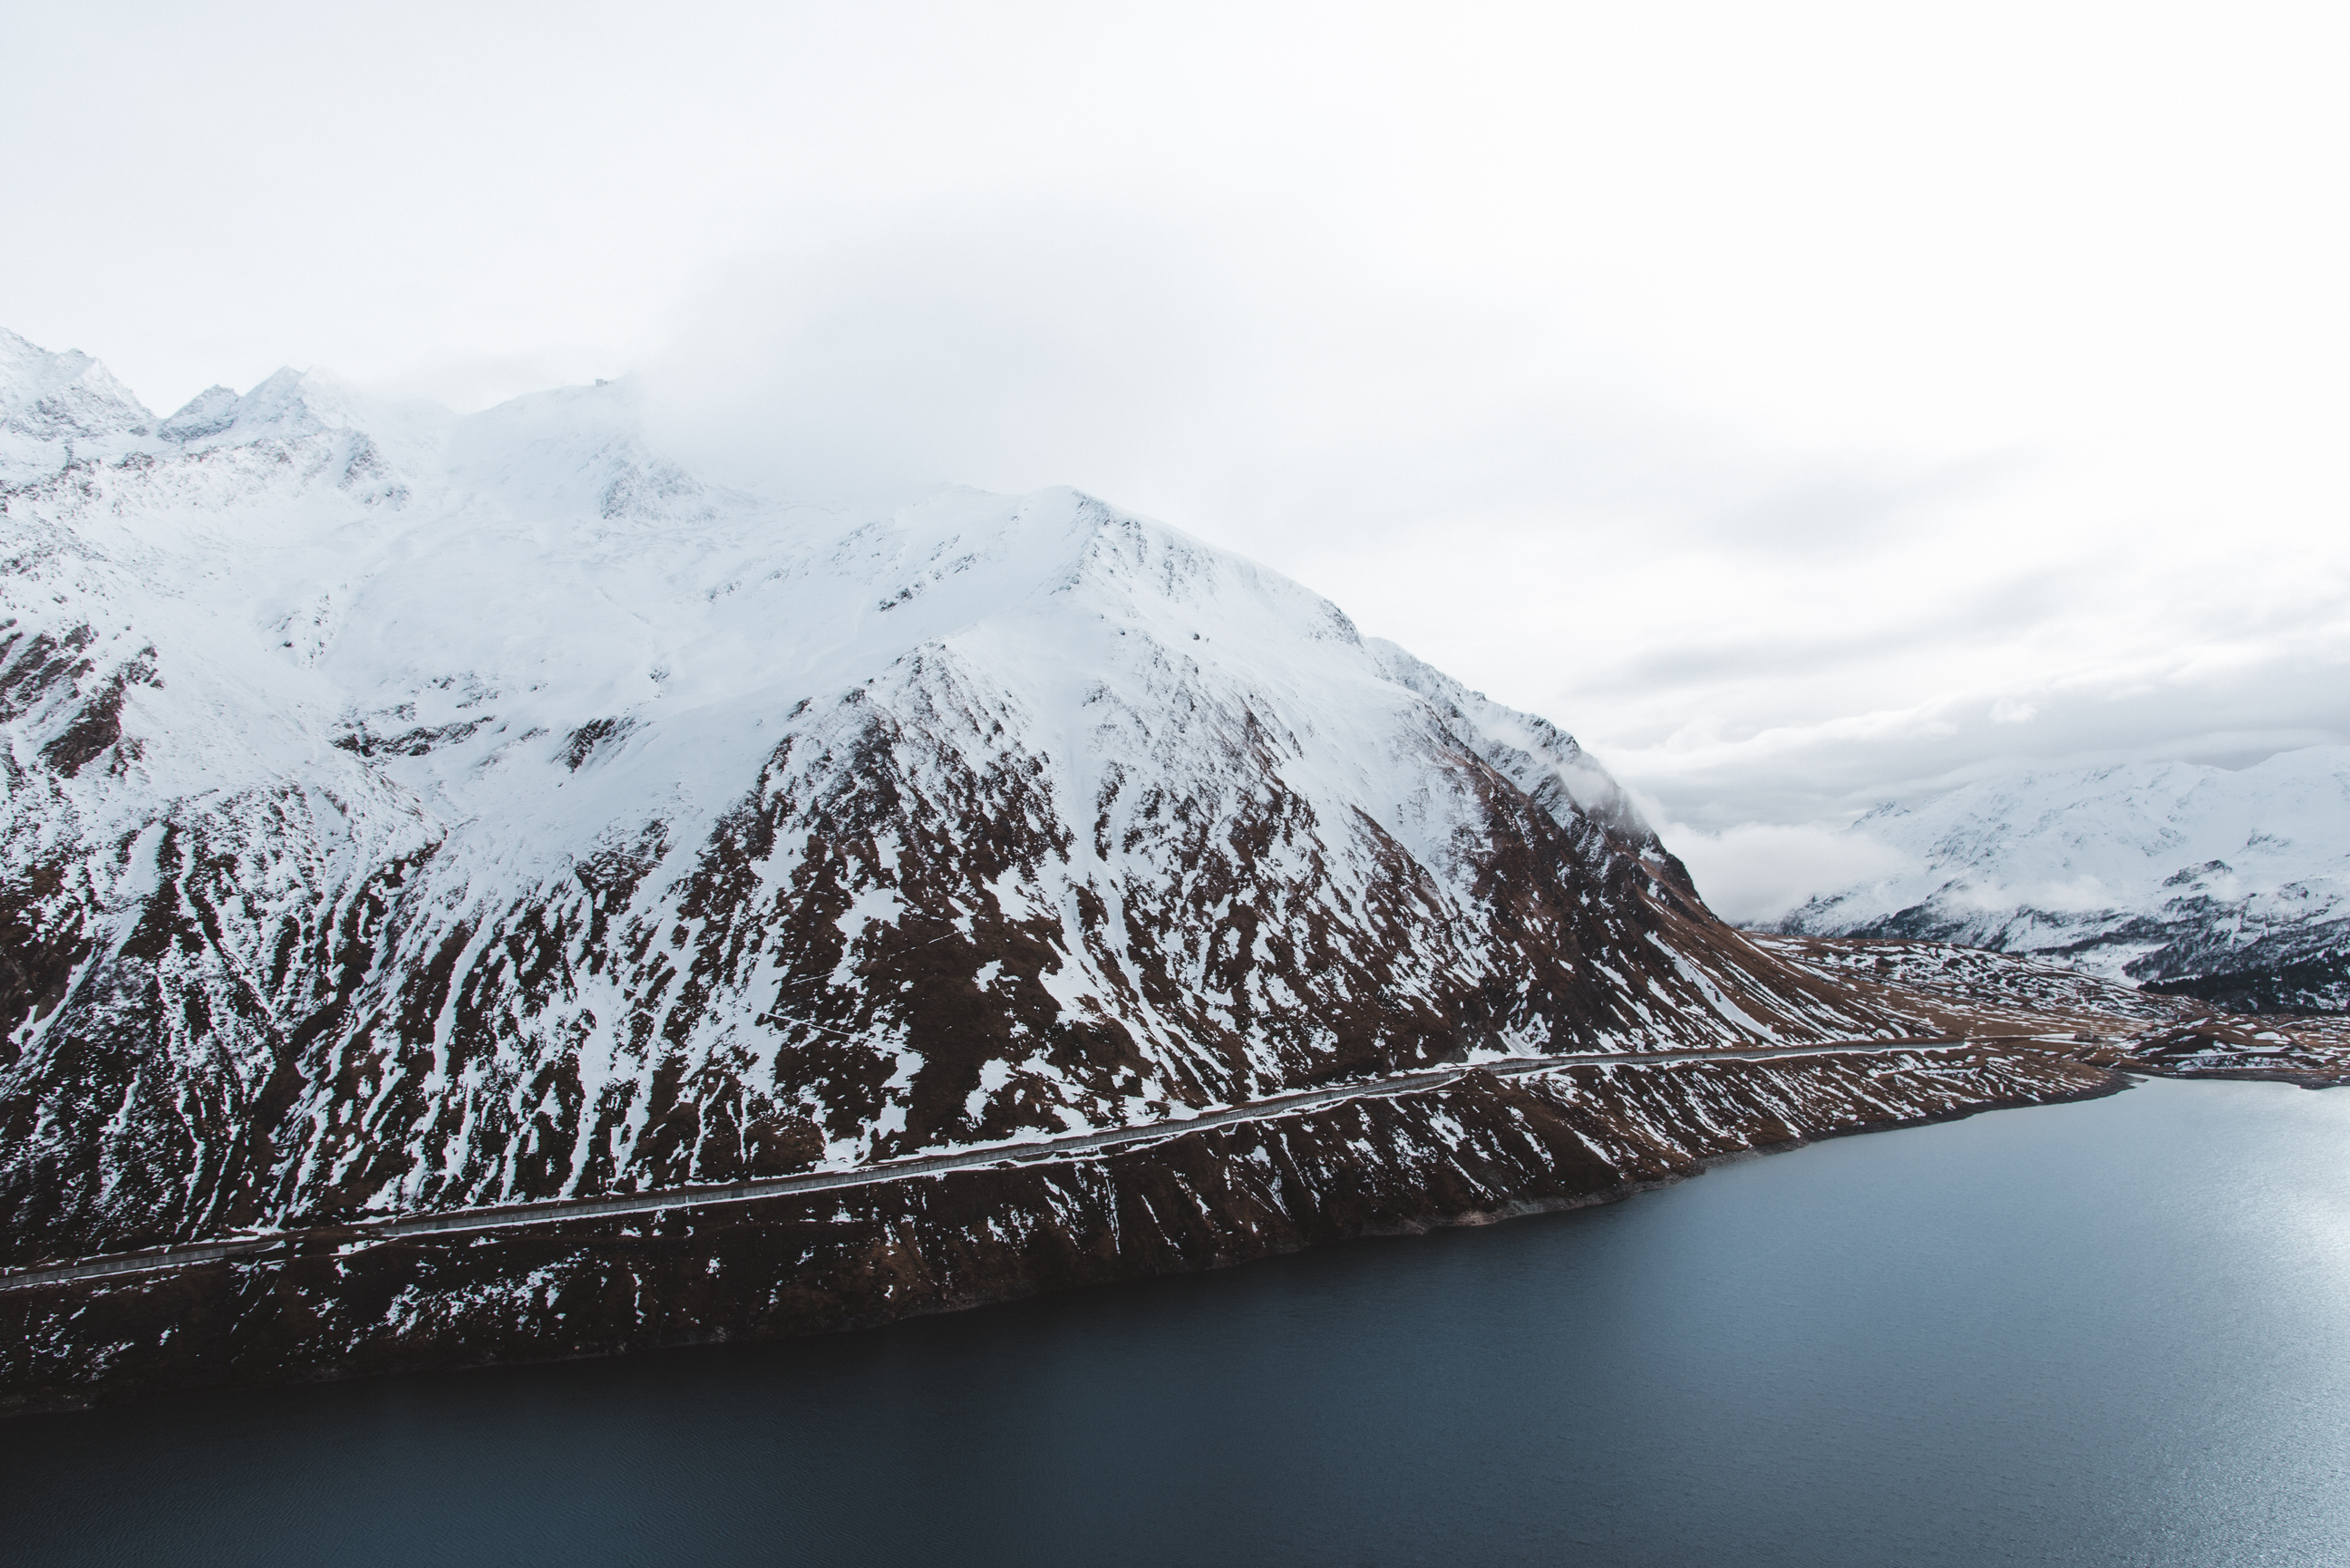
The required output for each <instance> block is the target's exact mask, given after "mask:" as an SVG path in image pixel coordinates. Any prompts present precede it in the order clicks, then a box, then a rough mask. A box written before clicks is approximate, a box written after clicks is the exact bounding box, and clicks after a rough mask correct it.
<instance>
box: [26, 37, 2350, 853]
mask: <svg viewBox="0 0 2350 1568" xmlns="http://www.w3.org/2000/svg"><path fill="white" fill-rule="evenodd" d="M18 9H19V12H20V13H21V14H20V15H17V16H12V17H11V19H10V20H9V22H8V24H7V32H8V37H7V41H8V42H9V44H10V46H11V52H12V55H16V56H21V57H26V58H37V59H40V60H41V61H43V62H44V65H43V68H42V69H40V70H38V71H31V72H24V73H19V76H18V78H16V79H14V80H12V83H11V90H10V91H9V93H7V94H6V95H0V138H5V142H6V145H8V146H10V147H11V148H14V149H19V150H32V151H28V152H27V155H25V156H18V157H13V158H11V159H9V160H8V161H7V163H6V167H5V169H0V189H4V190H5V195H6V197H7V198H8V203H9V210H10V211H11V212H12V213H17V214H19V215H20V217H21V218H22V220H23V221H21V222H20V223H18V224H17V225H16V227H15V228H14V229H13V230H12V234H11V240H10V244H9V245H8V246H7V247H5V250H0V323H5V325H8V326H10V327H15V328H16V329H17V330H19V331H22V332H25V333H26V334H27V335H28V336H30V337H33V338H34V339H35V340H36V341H38V342H42V343H44V344H46V345H47V346H49V347H53V348H66V347H78V348H86V349H88V350H89V351H91V352H94V353H97V354H99V356H100V357H102V358H106V359H108V360H109V363H110V364H111V365H112V366H113V368H114V369H116V370H117V371H118V372H119V373H120V374H121V375H123V376H124V378H125V379H127V380H129V381H130V384H131V385H132V386H134V387H136V388H137V389H140V391H141V392H142V393H144V394H145V395H146V396H147V397H148V399H149V400H150V401H151V402H154V403H157V404H159V405H161V406H165V407H168V406H171V405H173V404H176V403H177V402H178V401H180V400H182V399H183V398H185V397H186V396H187V395H188V394H189V393H191V392H192V391H194V390H196V389H198V388H200V387H202V386H203V385H205V384H208V383H209V382H211V381H213V380H221V379H225V380H232V381H235V382H237V383H238V384H240V385H244V384H250V383H251V382H252V381H254V380H256V379H259V378H260V377H261V376H263V375H265V374H266V373H267V372H268V371H269V370H270V369H274V368H275V367H276V365H277V364H278V363H280V362H294V363H300V364H319V365H326V366H330V367H333V368H335V369H338V370H339V371H340V372H342V373H343V374H345V375H346V376H348V377H350V378H351V379H355V380H359V381H361V382H365V383H369V384H373V385H378V386H382V387H386V388H388V389H393V390H397V391H399V392H401V393H432V394H433V395H437V396H440V397H442V398H445V399H448V400H452V401H453V402H457V403H459V404H479V403H481V402H484V401H487V400H494V399H495V398H497V397H500V396H504V395H506V394H507V393H510V392H513V391H515V390H519V389H523V388H524V387H525V386H527V385H530V384H532V383H533V382H534V381H537V380H546V379H585V378H587V377H590V376H606V375H615V374H619V373H622V372H625V371H631V370H634V371H639V372H641V373H642V374H643V375H644V377H645V379H646V381H647V384H648V387H649V389H651V390H652V392H653V393H654V394H655V396H654V399H653V401H654V404H655V406H656V407H657V408H659V409H660V410H663V411H664V414H665V416H666V418H667V421H668V424H669V427H670V428H671V431H672V432H673V434H674V436H675V439H676V440H677V441H678V442H679V444H680V445H681V446H683V447H688V448H691V449H692V450H691V454H690V455H691V456H693V457H695V458H696V459H697V460H698V461H701V462H706V463H708V464H710V465H712V466H713V467H716V468H719V469H722V470H725V471H728V472H734V473H737V474H740V475H745V476H755V477H758V478H760V479H762V480H764V481H766V482H770V483H777V484H780V485H783V486H785V487H786V488H790V489H795V490H797V491H799V492H801V493H821V492H824V491H827V490H835V491H837V490H841V489H855V488H866V489H873V488H879V489H889V488H891V487H904V486H911V485H916V484H920V483H925V482H928V481H931V480H934V479H942V478H945V479H956V480H962V481H966V482H970V483H980V484H983V485H990V486H996V487H1003V488H1025V487H1028V486H1032V485H1037V484H1044V483H1076V484H1079V485H1082V486H1085V487H1087V488H1089V489H1093V490H1095V491H1097V492H1098V493H1102V494H1104V495H1107V496H1108V497H1110V498H1112V499H1115V500H1118V501H1120V502H1122V503H1125V504H1130V505H1133V506H1136V507H1138V508H1140V509H1143V510H1147V511H1150V512H1153V513H1156V514H1159V515H1161V516H1164V517H1166V518H1167V519H1168V520H1170V521H1171V522H1174V523H1177V524H1180V525H1181V526H1184V527H1187V528H1190V529H1191V530H1193V531H1194V532H1197V533H1201V534H1203V535H1208V536H1210V537H1211V538H1215V539H1218V540H1220V541H1222V542H1224V543H1228V544H1231V545H1236V546H1238V547H1240V548H1243V549H1245V550H1248V551H1249V552H1251V553H1252V554H1254V555H1257V556H1261V557H1263V558H1264V559H1267V560H1269V561H1270V562H1271V563H1273V564H1274V565H1275V566H1280V567H1282V568H1284V569H1285V570H1288V571H1290V572H1292V573H1293V574H1295V575H1296V576H1300V577H1302V578H1304V579H1305V580H1306V581H1308V582H1310V583H1313V584H1314V585H1315V587H1320V588H1322V589H1323V590H1324V591H1326V592H1328V593H1330V594H1331V595H1332V596H1333V597H1336V598H1337V599H1338V600H1339V601H1340V602H1341V603H1343V604H1345V605H1346V606H1347V608H1348V609H1349V610H1350V611H1351V612H1352V613H1353V614H1354V615H1355V617H1356V618H1357V621H1358V622H1360V623H1361V624H1362V625H1364V626H1365V627H1366V628H1367V629H1370V630H1373V631H1376V632H1379V633H1383V634H1386V635H1388V636H1392V637H1394V638H1396V639H1398V640H1399V641H1401V642H1404V643H1405V644H1406V645H1408V646H1409V647H1411V648H1412V649H1414V650H1415V651H1417V652H1419V653H1420V654H1421V655H1422V656H1423V657H1426V658H1428V659H1431V660H1432V661H1434V662H1436V663H1437V664H1439V665H1440V666H1442V667H1444V668H1446V669H1449V670H1452V671H1453V672H1455V673H1457V674H1459V675H1460V676H1461V677H1462V678H1464V679H1466V680H1469V681H1471V683H1472V684H1474V685H1477V686H1479V687H1482V688H1483V689H1485V690H1487V691H1491V692H1492V694H1493V695H1495V696H1496V697H1499V698H1501V699H1503V701H1511V702H1513V703H1516V704H1518V705H1520V706H1523V707H1529V708H1534V709H1536V710H1538V711H1543V712H1544V713H1547V714H1549V715H1550V716H1552V717H1554V718H1555V719H1557V720H1558V721H1560V722H1562V723H1564V724H1565V725H1567V726H1568V727H1569V728H1571V729H1573V730H1575V732H1577V733H1578V734H1579V735H1580V736H1581V737H1582V738H1583V739H1584V740H1585V741H1586V743H1588V744H1590V745H1591V746H1592V747H1593V748H1594V749H1595V751H1596V752H1597V753H1598V754H1600V755H1601V756H1602V757H1603V758H1605V759H1606V760H1607V762H1608V763H1610V764H1611V765H1613V766H1615V767H1616V768H1617V770H1618V771H1619V772H1620V773H1621V774H1623V775H1624V776H1625V777H1626V778H1627V780H1628V781H1629V782H1631V783H1632V784H1635V785H1638V786H1639V787H1640V788H1642V789H1644V790H1645V791H1647V792H1648V794H1650V795H1651V796H1652V797H1653V798H1655V799H1657V800H1658V801H1659V802H1661V803H1662V805H1663V808H1664V812H1665V815H1666V816H1667V817H1668V818H1669V819H1670V820H1674V821H1679V822H1684V823H1687V824H1690V825H1691V826H1692V828H1693V829H1695V830H1701V831H1702V832H1703V833H1707V834H1712V835H1717V836H1722V837H1723V842H1724V843H1725V844H1727V843H1729V842H1730V839H1731V836H1735V835H1738V834H1742V833H1747V831H1748V830H1747V828H1746V827H1745V826H1742V825H1747V824H1755V823H1760V824H1766V825H1767V824H1779V825H1794V824H1802V823H1807V822H1825V823H1830V824H1834V823H1835V822H1840V821H1843V820H1846V819H1847V818H1848V816H1849V815H1850V814H1851V813H1852V811H1853V810H1854V809H1855V808H1856V807H1857V806H1859V805H1866V804H1868V803H1869V802H1871V801H1872V800H1875V799H1877V798H1883V797H1886V796H1889V795H1899V794H1914V793H1916V792H1917V791H1918V790H1921V789H1925V788H1929V787H1932V786H1934V785H1936V784H1940V783H1946V782H1950V781H1952V780H1954V779H1957V778H1961V777H1966V776H1972V775H1973V774H1979V773H1981V771H1983V770H1986V769H1997V768H2000V767H2004V766H2008V765H2012V764H2020V763H2040V764H2043V765H2046V764H2054V763H2071V762H2079V761H2095V760H2101V759H2106V758H2119V757H2138V756H2181V757H2190V758H2193V759H2195V760H2201V761H2221V762H2242V761H2250V760H2253V759H2254V758H2256V757H2257V756H2258V755H2260V754H2262V753H2263V752H2264V751H2265V750H2270V749H2274V748H2277V747H2280V746H2283V745H2291V744H2306V743H2310V742H2314V741H2321V740H2343V739H2350V697H2345V696H2344V695H2343V693H2350V679H2345V677H2350V533H2345V530H2344V529H2343V527H2342V526H2341V524H2342V519H2343V518H2344V516H2345V514H2350V473H2345V471H2344V470H2343V469H2342V467H2341V465H2340V463H2339V462H2338V458H2337V456H2336V449H2337V448H2338V445H2339V432H2340V431H2341V430H2342V429H2343V428H2345V424H2350V383H2345V380H2344V379H2343V378H2342V377H2341V376H2340V374H2339V367H2340V366H2341V365H2342V364H2343V363H2345V362H2350V296H2345V292H2344V291H2343V290H2342V289H2341V288H2340V286H2339V282H2338V280H2339V278H2340V277H2341V276H2342V275H2344V273H2345V271H2350V209H2345V207H2344V205H2343V204H2342V203H2340V202H2332V201H2327V200H2324V199H2322V193H2323V192H2329V191H2331V190H2332V189H2333V188H2334V185H2335V184H2337V183H2338V171H2337V170H2336V169H2335V167H2334V163H2335V152H2334V150H2335V149H2337V148H2338V147H2340V146H2342V145H2344V144H2345V142H2350V98H2345V95H2343V94H2341V93H2340V92H2339V91H2338V90H2336V86H2337V83H2338V81H2339V79H2340V76H2341V74H2342V70H2343V67H2344V65H2345V49H2344V37H2345V26H2350V22H2345V18H2344V17H2343V16H2341V15H2340V14H2339V13H2336V12H2331V11H2325V10H2322V9H2314V8H2313V9H2296V8H2290V7H2267V6H2261V5H2245V6H2237V7H2230V8H2229V9H2228V10H2227V11H2226V12H2225V13H2224V14H2222V13H2219V12H2191V11H2184V10H2155V11H2146V10H2143V9H2141V10H2139V11H2137V12H2132V13H2130V14H2129V16H2128V17H2127V19H2126V25H2122V24H2121V23H2120V22H2118V21H2117V20H2116V16H2117V14H2116V13H2109V12H2102V11H2095V10H2085V9H2084V10H2074V9H2066V8H2062V7H2059V8H2050V7H2045V6H2036V5H2033V6H2027V5H1973V6H1968V7H1964V8H1951V9H1950V10H1947V11H1935V10H1931V9H1926V10H1921V9H1919V8H1917V7H1901V8H1887V7H1882V6H1868V5H1792V6H1773V7H1770V8H1767V9H1764V8H1755V7H1751V6H1734V5H1680V6H1677V5H1655V6H1635V7H1625V6H1618V7H1599V6H1591V7H1556V6H1514V5H1491V6H1477V7H1425V6H1401V5H1393V6H1383V5H1360V6H1348V7H1345V8H1343V9H1338V8H1331V7H1326V6H1321V5H1250V6H1246V7H1243V6H1238V5H1231V6H1219V5H1211V4H1203V5H1191V6H1185V7H1180V8H1177V7H1168V8H1164V9H1153V8H1149V7H1098V6H1078V5H1012V6H984V7H983V6H976V5H943V4H942V5H912V6H890V5H879V6H876V5H804V6H794V7H766V6H751V5H701V6H693V5H688V6H681V7H670V8H665V9H663V10H662V11H660V13H659V14H655V13H653V12H651V11H648V10H644V9H641V8H634V7H623V6H599V5H587V4H582V5H567V6H562V7H555V6H536V5H510V6H496V7H478V6H457V5H432V4H425V3H419V4H417V5H410V6H405V7H401V8H400V9H398V10H390V9H385V10H381V11H379V12H375V13H369V12H368V11H366V10H364V9H360V10H352V11H327V12H321V11H319V10H317V8H315V7H295V6H291V5H258V4H255V5H242V6H229V7H225V8H223V7H206V8H200V9H182V8H175V7H152V8H143V9H142V8H132V9H130V10H127V11H120V12H112V13H104V12H98V11H92V10H90V9H88V8H74V7H63V6H57V7H49V8H47V9H46V10H33V9H28V8H24V7H19V8H18ZM93 106H102V108H101V109H100V110H99V111H98V112H93ZM1757 831H1759V830H1757ZM1739 842H1740V843H1742V844H1744V845H1746V846H1748V847H1749V848H1751V849H1752V850H1753V852H1754V854H1755V855H1757V856H1760V855H1762V851H1763V847H1766V846H1767V843H1768V841H1767V840H1766V839H1764V838H1758V837H1753V836H1752V835H1751V834H1750V835H1749V836H1748V837H1747V838H1745V839H1741V840H1739ZM1791 846H1797V841H1796V840H1787V841H1784V842H1783V844H1781V846H1780V849H1782V850H1784V851H1785V855H1784V856H1783V857H1782V858H1783V860H1786V858H1787V857H1794V856H1796V854H1797V849H1796V847H1791ZM1773 853H1778V851H1777V850H1774V851H1773ZM1766 858H1767V857H1766ZM1787 863H1788V864H1793V861H1792V860H1787ZM1729 864H1730V863H1729V862H1724V866H1725V867H1728V866H1729ZM1753 864H1754V865H1756V866H1761V865H1763V859H1756V860H1754V861H1753ZM1721 875H1723V876H1724V877H1729V876H1732V875H1743V873H1736V872H1733V871H1731V870H1730V869H1724V870H1723V872H1722V873H1721ZM1757 875H1758V876H1759V875H1760V873H1759V872H1758V873H1757ZM1774 875H1775V873H1774ZM1763 880H1765V881H1767V880H1769V878H1768V877H1765V878H1763ZM1782 880H1784V878H1782ZM1725 885H1727V884H1725ZM1757 885H1758V886H1759V885H1760V884H1757ZM1773 896H1775V895H1773ZM1741 897H1744V895H1741ZM1756 897H1758V898H1759V897H1762V895H1761V894H1757V895H1756Z"/></svg>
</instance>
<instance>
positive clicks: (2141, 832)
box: [1778, 746, 2350, 1012]
mask: <svg viewBox="0 0 2350 1568" xmlns="http://www.w3.org/2000/svg"><path fill="white" fill-rule="evenodd" d="M1851 831H1852V832H1853V833H1854V834H1856V835H1860V836H1866V837H1867V838H1869V839H1871V840H1874V841H1875V842H1877V843H1878V844H1881V845H1884V846H1887V847H1889V848H1891V849H1893V850H1895V851H1896V852H1898V854H1899V855H1901V856H1902V857H1904V859H1905V860H1906V862H1907V864H1906V865H1905V866H1904V867H1902V868H1901V869H1900V870H1898V871H1897V872H1894V873H1893V874H1891V875H1888V876H1885V877H1878V878H1876V879H1873V880H1870V881H1867V882H1865V883H1862V884H1859V885H1856V886H1854V887H1850V888H1843V889H1841V890H1838V891H1835V892H1832V893H1827V894H1823V895H1821V896H1819V897H1817V898H1813V899H1812V900H1810V901H1809V902H1808V903H1806V904H1804V907H1803V908H1801V909H1797V910H1795V911H1794V913H1792V914H1790V915H1788V916H1787V917H1786V918H1785V919H1783V920H1782V921H1780V922H1779V923H1778V929H1781V930H1783V931H1788V932H1804V933H1812V934H1817V935H1834V936H1858V937H1906V938H1924V939H1930V940H1938V941H1949V942H1959V943H1963V944H1966V945H1968V946H1971V947H1982V948H1991V949H1994V950H1999V951H2002V952H2012V953H2027V954H2033V955H2036V956H2041V957H2048V958H2058V959H2062V960H2064V961H2068V962H2072V963H2074V964H2078V965H2081V966H2083V967H2085V968H2087V969H2089V970H2091V971H2095V972H2098V973H2102V974H2106V975H2110V976H2113V977H2115V978H2126V979H2127V980H2130V981H2137V982H2138V983H2140V984H2143V985H2145V986H2147V988H2149V989H2151V990H2156V991H2161V992H2172V993H2175V994H2179V995H2185V996H2191V997H2196V998H2199V999H2201V1000H2203V1001H2206V1002H2210V1003H2212V1004H2213V1005H2215V1006H2220V1007H2224V1008H2227V1009H2229V1010H2230V1011H2235V1012H2340V1011H2343V1010H2344V1009H2345V1008H2350V747H2341V746H2319V747H2311V748H2309V749H2306V750H2303V751H2294V752H2284V753H2279V754H2277V755H2275V756H2272V757H2270V758H2269V759H2268V760H2267V761H2265V762H2262V763H2259V764H2257V765H2256V766H2252V767H2248V768H2243V769H2241V770H2232V771H2231V770H2229V769H2225V768H2215V767H2199V766H2196V765H2193V764H2190V763H2127V764H2123V765H2120V766H2115V767H2104V768H2091V769H2083V770H2079V771H2073V772H2052V773H2040V774H2030V775H2027V776H2024V777H2021V778H2015V779H2010V780H2003V781H1993V782H1988V783H1982V784H1968V785H1966V786H1964V787H1962V788H1959V789H1954V790H1951V791H1950V792H1949V793H1947V794H1940V795H1937V796H1935V797H1933V798H1932V799H1930V800H1928V801H1926V802H1924V803H1923V804H1921V805H1911V806H1896V805H1887V806H1883V807H1880V808H1878V809H1877V810H1876V811H1873V812H1871V813H1869V814H1868V815H1866V816H1865V817H1863V818H1861V819H1860V821H1859V822H1857V823H1856V824H1855V825H1854V826H1853V827H1852V829H1851Z"/></svg>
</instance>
